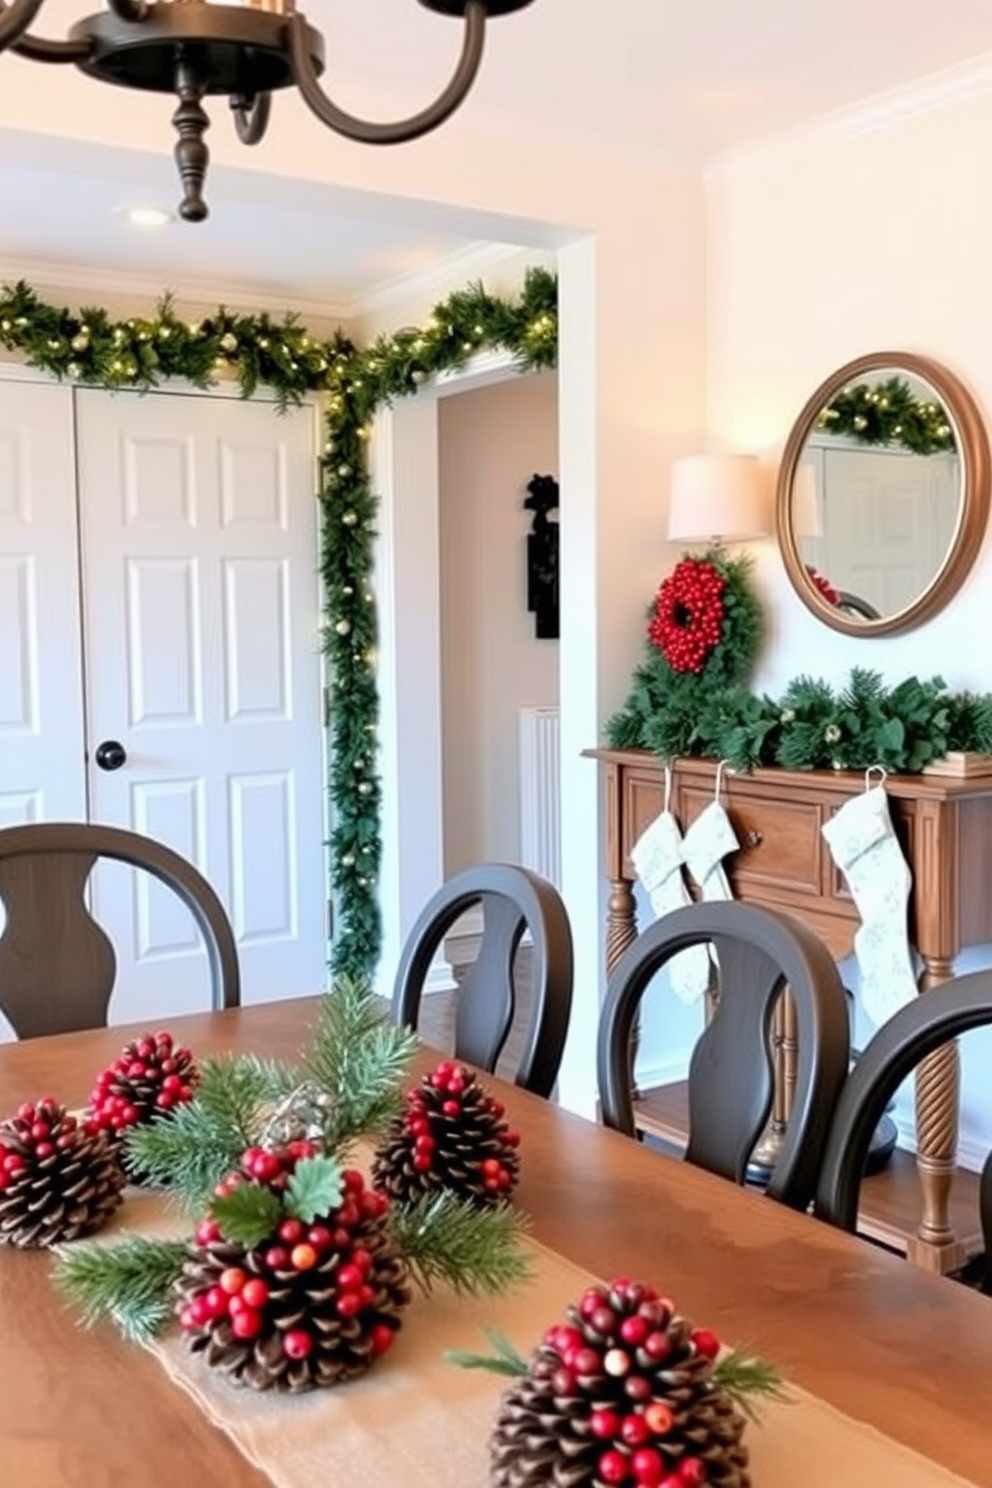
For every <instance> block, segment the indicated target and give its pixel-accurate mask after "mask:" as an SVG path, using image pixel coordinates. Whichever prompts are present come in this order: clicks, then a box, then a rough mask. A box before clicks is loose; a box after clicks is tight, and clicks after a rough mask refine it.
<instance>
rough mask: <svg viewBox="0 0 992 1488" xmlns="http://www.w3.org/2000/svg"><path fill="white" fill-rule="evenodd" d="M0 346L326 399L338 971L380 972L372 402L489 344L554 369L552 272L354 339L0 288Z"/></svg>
mask: <svg viewBox="0 0 992 1488" xmlns="http://www.w3.org/2000/svg"><path fill="white" fill-rule="evenodd" d="M0 346H3V347H4V348H5V349H6V350H7V351H15V352H18V353H20V354H21V355H22V356H23V357H24V358H25V360H26V361H27V362H28V364H29V365H30V366H33V367H39V368H42V369H43V370H44V371H46V372H49V373H51V374H52V376H54V377H57V378H59V379H63V378H68V379H70V380H71V381H73V382H76V383H79V384H80V385H85V386H91V387H92V386H96V387H105V388H111V389H118V390H119V389H121V388H124V389H133V390H137V391H148V390H150V389H152V388H156V387H160V386H161V385H162V384H163V383H164V382H167V381H168V380H169V379H170V378H174V377H181V378H184V379H185V380H186V381H187V382H190V383H192V384H193V385H194V386H195V387H199V388H209V387H211V386H213V385H214V384H215V383H216V381H217V377H218V375H224V376H233V377H234V378H235V379H236V381H237V382H238V385H239V387H240V389H241V392H242V395H243V396H245V397H250V396H251V394H252V393H254V392H255V391H256V390H257V389H258V388H259V387H262V386H264V387H268V388H271V389H272V391H273V392H274V394H275V398H276V404H277V407H278V408H279V409H280V410H284V409H286V408H289V407H292V406H295V405H297V404H299V403H300V402H301V401H302V400H303V398H305V397H306V396H307V395H308V394H312V393H318V394H320V395H322V396H323V397H324V398H325V408H326V426H325V443H324V450H323V453H322V456H321V475H322V479H321V490H320V492H319V493H318V494H319V498H320V505H321V539H320V541H321V554H320V569H321V577H322V580H323V593H324V626H323V649H324V654H325V656H326V657H327V661H328V664H329V666H328V670H329V673H330V676H331V715H330V772H329V792H330V798H331V812H332V821H333V827H332V834H331V882H332V886H333V890H334V896H335V903H336V920H337V925H336V933H335V935H334V939H333V946H332V957H331V962H332V967H333V969H334V970H335V971H338V972H346V973H350V974H352V975H357V974H360V973H363V972H366V973H368V972H371V971H372V969H373V968H374V966H375V964H376V962H377V960H378V956H379V949H380V945H381V938H382V932H381V924H380V918H379V905H378V878H379V870H380V866H381V861H382V838H381V816H382V786H381V782H380V778H379V769H378V726H379V693H378V685H377V676H376V672H377V655H378V652H377V644H378V629H377V616H376V604H375V596H374V592H373V589H372V574H373V562H374V556H375V540H376V516H377V511H378V499H377V497H376V495H375V492H374V491H373V489H372V485H371V482H370V480H369V474H368V461H367V453H368V440H369V436H370V434H371V431H372V425H373V420H374V418H375V414H376V411H377V410H378V409H379V408H380V407H381V406H382V405H383V404H384V403H390V402H393V401H394V400H395V399H396V398H401V397H406V396H408V395H409V394H412V393H416V392H417V390H418V389H419V388H420V387H422V386H423V384H424V383H425V382H427V381H429V380H430V379H431V378H432V377H435V376H437V375H438V374H439V373H442V372H452V371H456V370H458V369H459V368H461V367H464V366H465V364H466V363H467V362H468V361H469V359H470V358H471V357H472V356H474V355H475V354H476V353H477V352H480V351H495V350H505V351H509V352H510V353H511V354H512V355H513V356H514V358H515V359H516V361H517V364H518V366H520V367H521V368H522V369H523V370H525V371H539V370H542V369H546V368H551V367H554V366H555V365H556V361H557V353H558V312H557V280H556V278H555V276H554V274H552V273H550V272H549V271H548V270H546V269H538V268H534V269H530V270H529V271H528V273H527V275H526V277H525V279H524V284H523V287H522V290H521V293H520V296H519V298H518V299H517V300H515V301H510V300H506V299H503V298H501V297H499V296H496V295H491V294H488V293H487V292H486V290H485V289H484V288H483V286H482V285H481V284H472V285H469V286H468V288H466V289H463V290H458V291H456V292H455V293H454V294H452V295H450V296H449V297H448V299H446V300H444V301H443V302H442V303H440V304H438V305H437V306H435V308H434V311H433V313H432V315H431V317H430V319H429V320H428V322H427V324H426V325H425V326H421V327H416V326H408V327H405V328H403V329H402V330H399V331H396V332H395V333H393V334H392V335H383V336H380V337H378V338H377V340H376V341H375V342H374V343H373V344H372V345H371V346H369V347H366V348H364V349H359V348H358V347H356V346H355V345H354V344H353V343H352V342H351V341H349V340H348V339H347V338H346V337H345V336H343V335H342V334H341V333H340V332H338V333H336V334H335V335H333V336H331V337H330V338H329V339H326V340H322V339H320V338H318V337H315V336H312V335H310V334H309V333H308V332H307V330H306V328H305V327H304V326H303V325H301V324H300V322H299V320H298V319H297V317H296V316H294V315H286V316H284V317H283V318H282V319H275V318H273V317H271V316H269V315H267V314H262V315H240V314H236V313H234V312H232V311H228V310H226V309H225V308H223V307H221V308H219V309H218V310H217V311H215V312H214V313H213V314H212V315H209V316H205V317H203V318H201V319H199V320H193V321H187V320H185V319H183V317H182V316H180V315H179V314H178V313H177V311H176V309H175V302H174V300H173V297H172V296H171V295H166V296H165V297H164V298H163V299H162V300H161V301H160V302H159V305H158V307H157V309H156V311H155V313H154V314H153V315H151V316H148V317H138V316H135V317H131V318H129V319H127V320H125V321H115V320H113V319H112V318H111V316H110V315H109V313H108V312H107V311H105V310H101V309H99V308H88V309H86V310H79V311H73V310H70V309H67V308H65V307H60V306H56V305H50V304H46V303H45V301H43V300H42V299H41V298H40V296H39V295H38V294H37V293H36V292H35V291H34V290H33V289H32V288H31V286H30V285H28V284H26V283H25V282H24V281H21V282H19V283H18V284H15V285H13V286H5V287H4V288H3V290H2V291H0Z"/></svg>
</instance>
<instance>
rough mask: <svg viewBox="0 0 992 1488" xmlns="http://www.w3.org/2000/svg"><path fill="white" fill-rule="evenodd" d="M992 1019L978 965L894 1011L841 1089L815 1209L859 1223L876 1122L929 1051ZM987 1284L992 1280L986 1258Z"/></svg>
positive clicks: (985, 1227)
mask: <svg viewBox="0 0 992 1488" xmlns="http://www.w3.org/2000/svg"><path fill="white" fill-rule="evenodd" d="M987 1024H992V971H973V972H970V973H969V974H968V975H966V976H960V977H955V978H954V979H953V981H950V982H945V983H944V984H943V986H940V987H934V988H933V989H932V990H931V991H929V992H927V993H926V994H925V995H924V996H922V997H918V998H916V999H915V1000H914V1001H913V1002H910V1003H907V1004H906V1006H905V1007H902V1008H900V1009H899V1011H898V1012H897V1013H894V1014H893V1016H892V1017H891V1018H888V1019H887V1020H886V1022H884V1023H883V1024H882V1026H881V1028H879V1030H878V1031H877V1033H875V1034H874V1036H873V1037H872V1038H871V1039H870V1041H869V1042H868V1044H867V1045H866V1046H865V1048H864V1049H863V1050H862V1051H861V1056H860V1058H859V1059H858V1062H857V1064H856V1065H855V1066H854V1069H853V1070H852V1071H851V1074H850V1076H849V1077H848V1080H847V1082H846V1084H845V1086H844V1088H843V1090H842V1091H841V1095H840V1099H839V1101H838V1102H837V1109H836V1111H835V1112H834V1118H833V1122H832V1123H831V1127H830V1133H829V1136H828V1139H827V1143H826V1147H825V1149H824V1153H823V1166H822V1169H821V1173H820V1181H819V1183H818V1184H817V1188H816V1200H815V1212H816V1214H817V1216H818V1217H819V1218H820V1219H825V1220H826V1221H827V1222H828V1223H829V1224H834V1225H837V1226H838V1227H839V1228H841V1229H844V1230H853V1229H854V1227H855V1224H856V1221H857V1215H858V1193H859V1190H860V1187H861V1178H862V1174H863V1172H864V1167H865V1159H866V1156H867V1153H868V1144H869V1142H870V1141H871V1134H872V1132H873V1131H874V1129H875V1123H876V1121H877V1120H878V1118H879V1116H880V1115H881V1113H882V1112H883V1111H884V1109H885V1107H886V1105H887V1103H888V1102H889V1101H890V1100H891V1099H892V1097H893V1096H894V1095H895V1093H896V1091H897V1090H898V1089H899V1086H900V1085H901V1084H902V1082H903V1080H905V1079H906V1078H907V1076H909V1075H911V1074H912V1072H913V1070H914V1069H915V1068H916V1067H917V1065H918V1064H920V1062H921V1061H922V1060H924V1059H925V1058H926V1057H927V1055H928V1054H933V1053H934V1052H935V1050H937V1049H939V1048H941V1047H942V1045H944V1044H948V1043H950V1042H951V1040H952V1039H954V1038H957V1037H958V1035H959V1034H962V1033H967V1032H968V1031H969V1030H970V1029H972V1028H982V1027H984V1026H985V1025H987ZM980 1205H981V1221H982V1231H983V1233H984V1236H985V1249H986V1254H987V1255H988V1254H990V1253H992V1158H990V1160H989V1161H988V1162H986V1164H985V1169H984V1172H983V1174H982V1180H981V1186H980ZM986 1264H987V1276H986V1290H988V1289H989V1287H990V1284H992V1263H990V1262H987V1263H986Z"/></svg>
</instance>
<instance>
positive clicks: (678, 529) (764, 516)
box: [668, 455, 769, 543]
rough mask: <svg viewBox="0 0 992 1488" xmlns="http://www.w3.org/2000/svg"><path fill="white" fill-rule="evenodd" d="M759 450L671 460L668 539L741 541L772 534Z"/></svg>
mask: <svg viewBox="0 0 992 1488" xmlns="http://www.w3.org/2000/svg"><path fill="white" fill-rule="evenodd" d="M768 516H769V512H768V500H767V496H766V492H765V488H764V483H763V481H762V478H761V467H760V466H759V464H758V457H757V456H756V455H687V456H685V457H683V458H682V459H680V460H674V461H673V462H672V480H671V487H670V491H669V502H668V540H669V542H686V543H694V542H706V543H720V542H741V541H743V540H745V539H747V538H752V537H766V536H767V535H768Z"/></svg>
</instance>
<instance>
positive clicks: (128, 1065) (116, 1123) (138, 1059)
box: [86, 1030, 199, 1133]
mask: <svg viewBox="0 0 992 1488" xmlns="http://www.w3.org/2000/svg"><path fill="white" fill-rule="evenodd" d="M198 1078H199V1076H198V1071H197V1069H196V1066H195V1064H194V1063H193V1056H192V1054H191V1053H190V1051H189V1049H186V1048H183V1047H181V1046H180V1047H176V1045H175V1043H174V1041H173V1037H172V1034H171V1033H168V1032H166V1031H165V1030H163V1031H162V1032H160V1033H156V1034H146V1035H145V1036H144V1037H142V1038H139V1039H134V1040H133V1041H132V1042H131V1043H130V1044H128V1045H127V1046H126V1047H125V1048H124V1049H123V1050H122V1051H121V1053H120V1055H119V1056H118V1058H117V1059H115V1060H114V1063H113V1064H112V1065H110V1066H109V1068H107V1069H105V1070H103V1071H101V1073H100V1074H99V1075H98V1077H97V1082H96V1084H95V1085H94V1087H93V1091H92V1094H91V1095H90V1106H89V1110H88V1112H87V1117H86V1129H87V1131H89V1132H91V1133H92V1132H98V1131H106V1130H109V1131H111V1132H120V1131H124V1130H125V1128H127V1127H129V1126H135V1125H136V1124H137V1123H138V1122H139V1121H144V1120H147V1118H148V1117H149V1116H150V1115H153V1114H154V1113H155V1112H157V1111H171V1110H172V1108H173V1106H178V1105H180V1104H181V1103H182V1102H183V1101H188V1100H192V1098H193V1088H194V1086H195V1084H196V1082H197V1079H198Z"/></svg>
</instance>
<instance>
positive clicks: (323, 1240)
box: [176, 1143, 410, 1394]
mask: <svg viewBox="0 0 992 1488" xmlns="http://www.w3.org/2000/svg"><path fill="white" fill-rule="evenodd" d="M309 1146H310V1144H308V1143H291V1144H290V1148H289V1149H288V1152H289V1156H288V1157H287V1156H286V1155H285V1153H284V1154H282V1161H283V1162H284V1164H285V1166H284V1170H283V1171H284V1174H285V1173H286V1172H289V1171H291V1170H292V1164H293V1153H292V1149H294V1148H296V1149H297V1150H299V1149H300V1148H308V1147H309ZM311 1150H312V1149H311ZM255 1151H256V1152H257V1151H258V1149H255ZM303 1155H307V1154H306V1153H304V1154H303ZM262 1156H263V1158H267V1159H269V1161H270V1162H271V1160H272V1158H273V1154H272V1153H263V1154H262ZM279 1156H280V1155H279V1154H276V1157H277V1158H278V1157H279ZM254 1161H257V1159H255V1158H253V1157H252V1154H251V1153H249V1154H246V1157H245V1159H244V1160H243V1166H249V1168H250V1166H251V1164H252V1162H254ZM270 1172H271V1176H270V1177H269V1176H267V1177H266V1178H265V1179H264V1180H263V1181H264V1182H265V1183H266V1184H268V1186H270V1187H271V1188H272V1189H273V1191H280V1190H282V1191H284V1190H285V1183H284V1181H282V1180H280V1177H279V1174H278V1172H274V1171H272V1170H271V1169H270ZM344 1181H345V1192H344V1195H343V1201H342V1202H341V1203H340V1204H339V1205H338V1207H337V1208H336V1209H334V1210H333V1211H332V1212H331V1213H330V1214H328V1215H327V1216H325V1217H324V1218H323V1219H322V1220H319V1221H317V1222H316V1223H313V1224H309V1225H308V1224H304V1223H303V1221H302V1220H300V1219H297V1218H285V1219H283V1220H281V1221H280V1222H279V1223H278V1224H277V1227H276V1229H275V1231H274V1233H273V1234H272V1235H271V1236H270V1237H269V1238H268V1239H267V1240H266V1241H264V1242H263V1243H262V1244H260V1245H257V1246H253V1247H248V1246H245V1245H241V1244H238V1243H235V1242H232V1241H229V1240H225V1239H224V1237H223V1235H222V1234H221V1231H220V1226H219V1225H218V1223H217V1222H216V1221H215V1220H210V1219H208V1220H204V1221H202V1222H201V1224H200V1225H199V1226H198V1227H197V1232H196V1241H197V1243H196V1245H195V1246H193V1247H191V1249H190V1253H189V1259H188V1260H187V1261H186V1263H185V1265H184V1267H183V1272H182V1275H181V1277H180V1278H179V1281H178V1282H177V1284H176V1290H177V1294H178V1308H177V1310H178V1312H179V1320H180V1323H181V1325H182V1327H183V1329H184V1331H185V1333H186V1335H187V1338H188V1340H189V1344H190V1347H191V1349H192V1350H193V1352H194V1353H202V1354H203V1356H204V1358H205V1359H206V1361H207V1363H208V1364H209V1365H211V1366H212V1367H213V1368H216V1369H222V1370H224V1371H225V1372H226V1373H227V1374H228V1375H229V1376H230V1377H231V1379H232V1380H233V1381H234V1382H235V1383H236V1384H239V1385H245V1386H247V1387H248V1388H249V1389H253V1390H270V1389H274V1390H280V1391H288V1392H290V1393H293V1394H296V1393H298V1392H300V1391H302V1390H312V1389H315V1388H318V1387H320V1386H325V1385H337V1384H341V1383H343V1382H344V1381H345V1380H349V1379H352V1378H354V1376H355V1375H358V1374H363V1373H364V1372H365V1370H367V1369H369V1368H370V1367H371V1365H372V1364H373V1363H374V1362H375V1360H376V1359H377V1358H378V1357H379V1355H380V1354H383V1353H385V1351H386V1349H387V1348H389V1346H390V1344H391V1343H392V1341H393V1337H394V1335H395V1333H396V1331H397V1330H398V1328H399V1327H400V1313H401V1312H402V1310H403V1308H404V1307H406V1305H407V1303H408V1302H409V1301H410V1289H409V1286H408V1267H407V1263H406V1261H405V1260H404V1258H403V1256H402V1255H401V1254H400V1252H399V1250H398V1248H397V1246H396V1242H395V1241H394V1239H393V1237H392V1234H391V1232H390V1230H389V1227H388V1223H387V1220H386V1215H387V1213H388V1210H389V1207H390V1206H389V1200H388V1199H387V1198H386V1196H385V1195H384V1194H381V1193H378V1192H376V1191H375V1190H374V1189H369V1188H366V1186H365V1180H364V1178H363V1176H362V1174H361V1173H359V1172H357V1171H352V1170H347V1171H346V1172H345V1174H344ZM226 1184H227V1185H228V1191H230V1185H231V1180H230V1179H229V1180H226Z"/></svg>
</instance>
